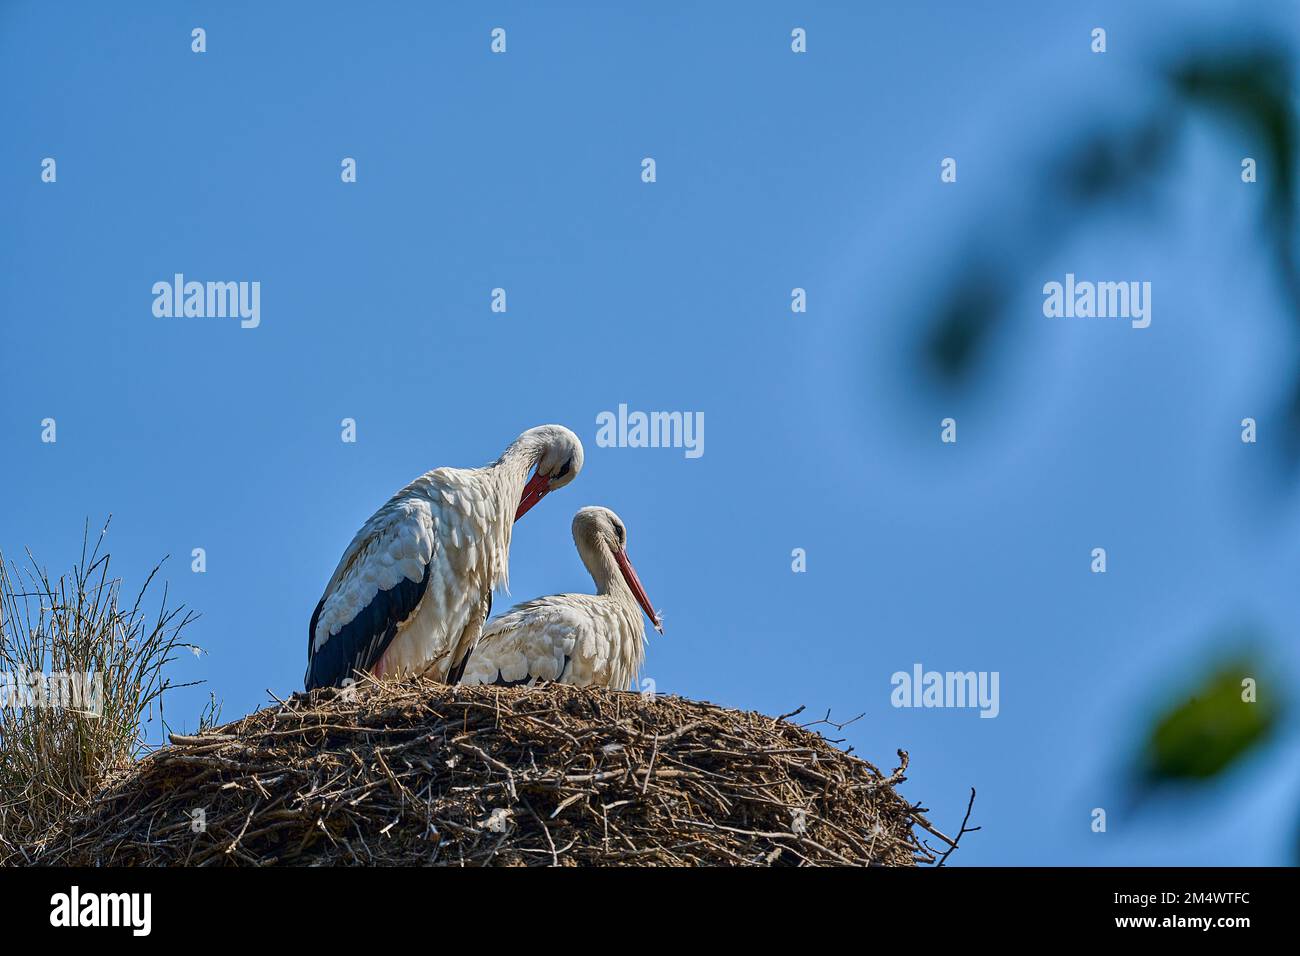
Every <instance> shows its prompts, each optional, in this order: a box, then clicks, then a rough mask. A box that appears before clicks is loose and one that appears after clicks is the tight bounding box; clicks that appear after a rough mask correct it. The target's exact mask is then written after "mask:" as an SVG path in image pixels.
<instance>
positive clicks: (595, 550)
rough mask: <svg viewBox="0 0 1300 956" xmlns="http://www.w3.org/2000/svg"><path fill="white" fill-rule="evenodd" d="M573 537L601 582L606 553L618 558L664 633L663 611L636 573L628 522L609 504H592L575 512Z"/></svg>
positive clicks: (639, 598) (637, 595)
mask: <svg viewBox="0 0 1300 956" xmlns="http://www.w3.org/2000/svg"><path fill="white" fill-rule="evenodd" d="M573 541H574V543H575V544H576V545H577V546H578V553H579V554H581V555H582V560H583V563H584V564H586V565H587V569H588V570H590V571H591V573H592V576H593V577H596V578H597V583H600V581H599V577H598V575H599V574H600V571H599V570H598V569H599V568H600V567H602V566H603V565H604V563H605V562H604V561H602V560H601V559H602V558H603V556H604V555H605V554H608V555H609V557H611V558H613V559H614V565H615V566H616V567H617V568H618V573H619V574H620V575H621V576H622V578H623V581H624V583H626V584H627V588H628V590H629V591H631V592H632V596H633V597H634V598H636V603H637V604H639V605H641V610H643V611H645V613H646V617H648V618H650V623H651V624H653V625H654V628H655V630H656V631H658V632H659V633H660V634H662V633H663V632H664V628H663V624H662V623H661V622H660V620H659V613H658V612H657V611H656V610H655V608H654V605H653V604H651V603H650V598H649V597H648V596H646V593H645V588H644V587H642V585H641V579H640V578H638V577H637V576H636V569H635V568H633V567H632V561H631V559H629V558H628V556H627V526H626V525H625V524H623V520H622V519H621V518H620V517H619V516H618V515H616V514H614V512H612V511H610V510H609V509H608V508H601V507H599V506H598V505H588V506H587V507H585V508H583V509H581V510H580V511H579V512H578V513H577V514H576V515H574V516H573Z"/></svg>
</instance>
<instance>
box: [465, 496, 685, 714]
mask: <svg viewBox="0 0 1300 956" xmlns="http://www.w3.org/2000/svg"><path fill="white" fill-rule="evenodd" d="M573 540H574V543H575V544H577V546H578V554H580V555H581V556H582V563H583V564H585V565H586V566H587V570H588V571H590V572H591V577H592V580H593V581H595V582H596V593H595V594H555V595H552V596H550V597H542V598H536V599H535V600H532V601H526V602H524V603H523V604H520V605H517V606H516V607H513V608H511V609H510V610H509V611H508V612H507V613H505V614H502V615H501V616H500V617H497V618H494V619H492V620H491V621H489V622H488V623H487V626H486V627H484V628H483V633H482V635H481V636H480V637H479V641H478V645H477V646H476V647H475V649H474V651H473V652H472V653H471V654H470V656H469V661H468V662H467V664H466V666H465V673H464V675H463V676H462V677H461V682H462V683H465V684H498V685H506V686H517V685H531V684H534V683H536V682H537V681H539V680H548V681H557V682H559V683H561V684H574V685H576V686H578V687H586V686H596V687H610V688H613V689H615V690H625V689H626V688H627V686H628V684H629V682H631V681H632V680H633V679H634V678H635V677H636V675H637V672H638V671H639V670H640V669H641V663H642V661H644V660H645V626H644V624H643V623H642V621H641V612H642V611H645V613H646V614H647V615H648V616H649V618H650V620H651V622H652V623H653V624H654V626H655V629H656V630H658V631H659V633H660V634H662V633H663V627H662V626H661V625H660V622H659V615H658V613H656V611H655V609H654V605H652V604H651V603H650V599H649V598H648V597H647V596H646V593H645V588H643V587H642V586H641V581H640V579H638V578H637V575H636V571H635V570H634V569H633V568H632V562H631V561H630V560H629V559H628V556H627V529H626V527H625V526H624V525H623V522H622V521H621V520H620V519H619V517H618V515H616V514H614V512H612V511H610V510H609V509H608V508H597V507H588V508H583V509H582V510H581V511H579V512H578V513H577V514H576V515H575V516H574V518H573Z"/></svg>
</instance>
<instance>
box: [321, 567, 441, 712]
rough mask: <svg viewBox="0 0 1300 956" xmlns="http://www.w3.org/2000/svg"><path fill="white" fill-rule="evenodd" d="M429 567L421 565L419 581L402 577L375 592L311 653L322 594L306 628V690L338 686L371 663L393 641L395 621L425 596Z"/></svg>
mask: <svg viewBox="0 0 1300 956" xmlns="http://www.w3.org/2000/svg"><path fill="white" fill-rule="evenodd" d="M432 567H433V565H432V563H429V564H426V565H425V566H424V577H423V578H422V579H420V580H419V581H412V580H411V579H410V578H402V580H401V581H399V582H398V583H397V584H395V585H393V586H392V587H391V588H389V589H388V590H386V591H379V592H377V593H376V594H375V596H374V598H373V599H371V601H370V603H369V604H367V605H366V606H365V607H364V608H362V609H361V611H360V612H359V613H358V614H357V616H356V617H354V618H353V619H352V620H350V621H348V623H347V624H345V625H343V627H342V628H341V629H339V630H338V631H336V632H335V633H334V634H332V635H330V637H328V638H327V639H326V640H325V643H324V644H323V645H322V646H321V648H320V650H318V651H316V652H315V653H312V645H313V644H314V643H315V634H316V624H317V622H318V621H319V620H320V612H321V608H322V607H323V606H324V604H325V600H324V598H322V599H321V603H320V604H317V605H316V610H315V612H314V613H313V614H312V616H311V625H310V626H309V628H308V631H307V654H308V657H307V673H306V675H305V676H304V677H303V685H304V686H305V687H306V688H307V690H312V689H314V688H317V687H338V686H340V685H341V684H342V683H343V681H344V680H345V679H347V678H349V677H352V676H353V674H354V672H355V671H363V670H367V669H369V668H370V667H371V666H373V665H374V663H375V662H376V661H377V660H379V658H380V657H382V656H383V653H384V651H386V650H388V645H389V644H391V643H392V642H393V638H394V637H395V636H396V635H397V628H398V625H400V624H401V623H402V622H403V621H405V620H406V619H407V618H409V617H410V616H411V615H412V614H413V613H415V609H416V608H417V607H419V605H420V601H422V600H423V599H424V592H425V591H426V590H427V589H428V587H429V572H430V570H431V569H432Z"/></svg>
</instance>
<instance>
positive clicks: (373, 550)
mask: <svg viewBox="0 0 1300 956" xmlns="http://www.w3.org/2000/svg"><path fill="white" fill-rule="evenodd" d="M582 459H583V453H582V442H580V441H579V440H578V436H577V435H575V434H574V433H573V432H571V431H569V430H568V429H567V428H564V427H563V426H561V425H541V426H539V427H537V428H530V429H529V430H528V431H526V432H524V433H523V434H522V435H520V436H519V437H518V438H517V439H515V441H514V442H513V443H512V444H511V445H510V447H509V448H507V449H506V450H505V452H504V453H503V454H502V455H501V457H500V458H499V459H497V460H496V461H495V462H494V463H493V464H491V465H488V466H486V467H484V468H435V469H434V470H433V471H429V472H426V473H425V474H423V475H421V476H420V477H419V478H416V479H415V480H414V481H412V482H411V483H410V484H409V485H407V486H406V487H405V488H403V489H402V490H401V491H399V492H398V493H397V494H395V495H393V497H392V498H390V499H389V500H388V503H387V504H385V505H384V506H383V507H382V508H380V509H379V510H378V511H376V512H375V513H374V514H373V515H372V516H371V517H370V519H369V520H368V521H367V522H366V523H365V524H364V525H362V526H361V530H360V531H358V532H357V534H356V536H355V537H354V538H353V539H352V543H351V544H349V545H348V548H347V550H346V551H345V552H344V553H343V558H342V560H340V561H339V564H338V567H337V568H336V569H335V570H334V575H333V576H332V577H331V578H330V580H329V583H328V584H327V585H326V586H325V593H324V595H323V596H322V597H321V599H320V603H319V604H317V605H316V612H315V613H314V614H313V615H312V617H311V625H310V627H309V630H308V637H307V673H306V676H305V677H304V678H303V683H304V685H305V686H306V688H307V689H308V690H311V689H312V688H314V687H327V686H332V685H339V684H341V683H342V682H343V681H344V680H345V679H346V678H349V677H352V676H354V672H355V671H369V672H371V673H375V674H379V675H387V676H392V675H405V674H416V673H424V674H427V675H428V676H431V677H433V678H434V679H436V680H445V681H449V682H452V683H454V682H455V680H456V678H457V677H458V676H459V670H460V669H461V668H463V667H464V664H465V659H466V656H467V655H468V653H469V652H470V650H472V649H473V647H474V642H475V641H476V640H477V639H478V636H479V632H480V630H481V629H482V626H483V622H484V621H486V620H487V617H488V614H490V613H491V608H492V591H493V589H494V588H496V587H498V586H504V585H505V584H506V582H507V576H508V567H509V555H510V533H511V528H512V527H513V525H514V522H515V521H516V520H518V519H519V518H521V517H523V515H524V513H525V512H526V511H528V509H529V508H531V507H532V506H533V505H535V504H536V503H537V502H538V501H540V500H541V499H542V498H543V497H545V496H546V495H547V494H549V493H550V492H552V491H554V490H555V489H556V488H560V487H563V486H564V485H567V484H568V483H569V482H571V481H572V480H573V479H574V478H576V477H577V476H578V472H579V471H581V470H582ZM534 469H536V470H535V471H534V472H533V476H532V478H531V479H530V478H529V477H528V474H529V472H530V471H533V470H534Z"/></svg>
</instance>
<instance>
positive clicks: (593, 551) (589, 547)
mask: <svg viewBox="0 0 1300 956" xmlns="http://www.w3.org/2000/svg"><path fill="white" fill-rule="evenodd" d="M578 554H579V555H580V556H581V557H582V563H583V564H585V565H586V566H587V573H588V574H590V575H591V580H592V581H593V582H594V583H595V585H596V593H597V594H599V595H600V596H602V597H609V598H612V599H613V600H616V601H619V602H620V603H623V604H626V605H628V606H629V607H631V608H632V609H633V610H635V611H636V613H637V614H640V613H641V610H640V606H639V605H638V604H637V603H636V596H635V595H634V594H633V593H632V589H631V588H629V587H628V586H627V582H626V581H625V580H623V572H622V571H620V570H619V567H618V564H617V562H615V561H614V555H613V554H611V553H610V550H609V548H608V547H606V546H605V544H604V543H602V542H601V541H600V540H598V539H592V538H588V539H586V540H584V541H583V542H582V544H580V545H579V546H578Z"/></svg>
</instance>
